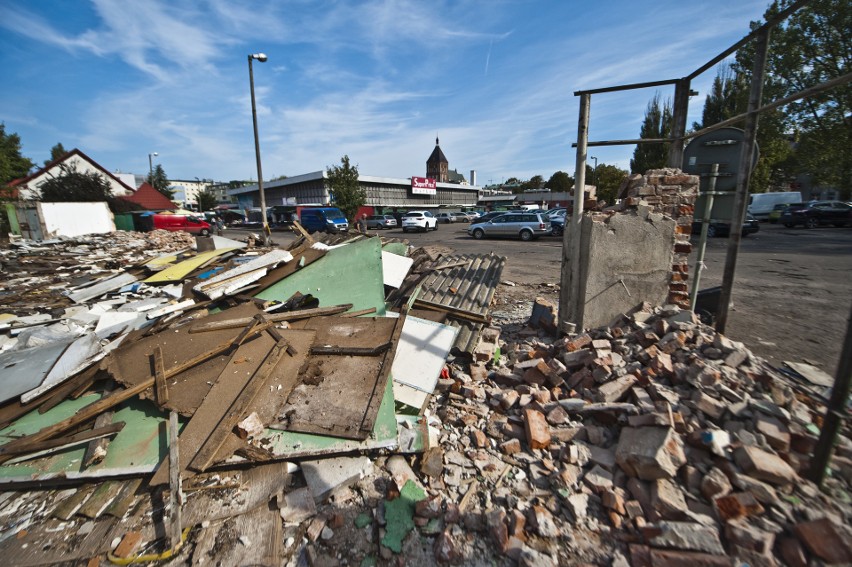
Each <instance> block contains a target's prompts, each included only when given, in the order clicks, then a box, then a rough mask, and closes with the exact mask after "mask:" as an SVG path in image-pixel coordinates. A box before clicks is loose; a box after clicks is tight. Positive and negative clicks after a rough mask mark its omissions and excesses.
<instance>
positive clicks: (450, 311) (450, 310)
mask: <svg viewBox="0 0 852 567" xmlns="http://www.w3.org/2000/svg"><path fill="white" fill-rule="evenodd" d="M414 307H420V308H422V309H429V310H431V311H442V312H444V313H446V314H447V315H450V316H451V317H456V318H457V319H464V320H466V321H473V322H474V323H483V324H488V318H487V317H484V316H482V315H480V314H479V313H474V312H472V311H465V310H464V309H458V308H456V307H450V306H449V305H442V304H440V303H435V302H433V301H426V300H425V299H415V300H414Z"/></svg>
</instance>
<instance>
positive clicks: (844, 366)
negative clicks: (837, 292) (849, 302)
mask: <svg viewBox="0 0 852 567" xmlns="http://www.w3.org/2000/svg"><path fill="white" fill-rule="evenodd" d="M850 385H852V308H850V311H849V320H848V321H847V322H846V338H845V339H844V340H843V350H841V351H840V362H839V363H838V364H837V374H836V375H835V378H834V387H833V388H832V390H831V399H830V400H829V401H828V408H826V412H825V418H824V419H823V423H822V431H821V432H820V435H819V441H817V446H816V448H815V449H814V456H813V458H812V459H811V467H810V469H809V470H808V478H810V479H811V480H812V481H814V482H815V483H816V484H817V485H818V486H819V487H822V481H823V480H825V468H826V467H827V466H828V461H829V459H830V458H831V450H832V449H833V448H834V440H835V439H836V438H837V432H838V431H839V430H840V424H841V423H842V421H843V418H844V416H845V415H846V403H847V401H848V400H849V389H850Z"/></svg>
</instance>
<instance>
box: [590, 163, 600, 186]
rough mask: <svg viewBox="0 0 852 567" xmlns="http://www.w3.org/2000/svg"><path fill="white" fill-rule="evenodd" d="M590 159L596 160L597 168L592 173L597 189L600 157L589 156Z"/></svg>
mask: <svg viewBox="0 0 852 567" xmlns="http://www.w3.org/2000/svg"><path fill="white" fill-rule="evenodd" d="M589 158H590V159H593V160H595V170H594V172H593V173H592V179H594V180H595V191H597V189H598V158H596V157H595V156H589Z"/></svg>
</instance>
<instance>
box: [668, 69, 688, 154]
mask: <svg viewBox="0 0 852 567" xmlns="http://www.w3.org/2000/svg"><path fill="white" fill-rule="evenodd" d="M690 85H691V82H690V80H689V78H688V77H687V78H684V79H680V80H679V81H678V82H677V83H675V96H674V109H673V111H672V132H671V137H672V138H674V141H673V142H672V143H671V145H670V146H669V160H668V165H669V167H675V168H677V169H682V168H683V147H684V139H683V135H684V134H685V133H686V115H687V112H688V111H689V93H690Z"/></svg>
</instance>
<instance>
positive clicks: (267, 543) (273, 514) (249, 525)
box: [215, 506, 284, 567]
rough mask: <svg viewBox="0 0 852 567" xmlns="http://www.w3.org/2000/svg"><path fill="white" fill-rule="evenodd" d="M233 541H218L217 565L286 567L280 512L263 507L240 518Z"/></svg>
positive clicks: (234, 526)
mask: <svg viewBox="0 0 852 567" xmlns="http://www.w3.org/2000/svg"><path fill="white" fill-rule="evenodd" d="M233 530H234V535H235V536H236V537H234V538H217V540H216V555H215V557H216V564H217V565H255V566H258V567H273V566H278V565H283V564H284V561H283V558H282V554H283V547H284V545H283V544H284V538H283V536H282V522H281V516H280V515H279V513H278V509H277V508H273V509H272V510H270V509H269V508H268V507H265V506H261V507H260V508H257V509H255V510H253V511H251V512H248V513H246V514H243V515H241V516H238V517H237V518H236V519H235V521H234V524H233Z"/></svg>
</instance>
